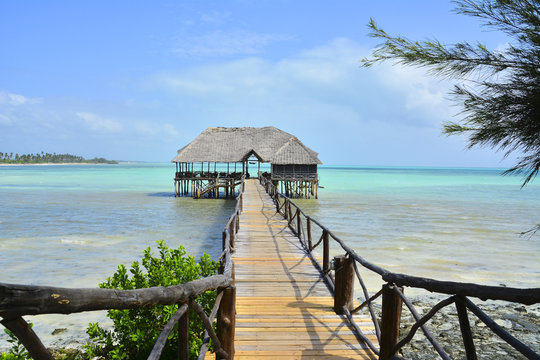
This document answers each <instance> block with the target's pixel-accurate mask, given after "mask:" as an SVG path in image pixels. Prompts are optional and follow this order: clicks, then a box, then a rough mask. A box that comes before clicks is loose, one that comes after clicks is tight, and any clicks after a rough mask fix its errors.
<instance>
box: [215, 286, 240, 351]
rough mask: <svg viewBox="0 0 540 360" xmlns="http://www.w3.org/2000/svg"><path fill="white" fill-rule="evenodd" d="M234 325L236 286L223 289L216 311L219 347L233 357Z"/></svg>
mask: <svg viewBox="0 0 540 360" xmlns="http://www.w3.org/2000/svg"><path fill="white" fill-rule="evenodd" d="M235 325H236V286H234V285H233V286H230V287H228V288H226V289H224V290H223V298H222V299H221V304H220V307H219V312H218V319H217V333H218V337H219V341H220V342H221V347H222V348H223V350H224V351H226V352H227V354H229V359H228V360H232V359H234V331H235Z"/></svg>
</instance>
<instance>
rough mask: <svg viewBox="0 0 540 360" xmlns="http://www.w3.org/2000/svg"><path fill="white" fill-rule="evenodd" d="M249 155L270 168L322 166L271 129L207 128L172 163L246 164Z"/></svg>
mask: <svg viewBox="0 0 540 360" xmlns="http://www.w3.org/2000/svg"><path fill="white" fill-rule="evenodd" d="M252 155H254V156H255V157H257V159H258V160H259V161H260V162H265V163H271V164H279V165H293V164H301V165H317V164H322V163H321V161H320V160H319V158H318V157H317V156H318V153H317V152H315V151H313V150H312V149H310V148H308V147H307V146H305V145H304V144H302V142H301V141H300V140H298V139H297V138H296V137H295V136H293V135H291V134H289V133H286V132H285V131H282V130H279V129H277V128H275V127H273V126H268V127H262V128H253V127H241V128H225V127H209V128H207V129H206V130H204V131H203V132H202V133H201V134H200V135H199V136H197V137H196V138H195V140H193V141H192V142H191V143H189V144H188V145H186V146H184V147H183V148H181V149H180V150H178V153H177V155H176V156H175V157H174V159H173V160H172V162H174V163H196V162H214V163H216V162H217V163H229V162H245V161H246V160H247V159H248V158H249V157H250V156H252Z"/></svg>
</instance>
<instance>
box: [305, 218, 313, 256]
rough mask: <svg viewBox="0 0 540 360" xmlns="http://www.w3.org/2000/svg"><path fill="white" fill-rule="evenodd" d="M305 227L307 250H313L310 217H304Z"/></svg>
mask: <svg viewBox="0 0 540 360" xmlns="http://www.w3.org/2000/svg"><path fill="white" fill-rule="evenodd" d="M306 229H307V241H308V248H309V252H311V250H313V243H312V241H311V218H309V217H306Z"/></svg>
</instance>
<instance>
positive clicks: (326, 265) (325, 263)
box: [323, 230, 330, 274]
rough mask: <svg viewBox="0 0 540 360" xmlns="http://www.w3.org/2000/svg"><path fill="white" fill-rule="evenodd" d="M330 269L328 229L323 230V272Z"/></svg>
mask: <svg viewBox="0 0 540 360" xmlns="http://www.w3.org/2000/svg"><path fill="white" fill-rule="evenodd" d="M328 271H330V244H329V236H328V231H326V230H323V272H324V273H325V274H327V273H328Z"/></svg>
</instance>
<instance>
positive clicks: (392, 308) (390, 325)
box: [379, 284, 402, 360]
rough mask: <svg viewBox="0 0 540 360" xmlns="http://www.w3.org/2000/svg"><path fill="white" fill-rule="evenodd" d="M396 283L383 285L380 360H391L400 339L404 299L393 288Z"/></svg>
mask: <svg viewBox="0 0 540 360" xmlns="http://www.w3.org/2000/svg"><path fill="white" fill-rule="evenodd" d="M393 286H394V285H391V284H384V285H383V287H382V316H381V343H380V353H379V360H389V359H391V358H392V356H393V355H394V354H393V353H392V350H393V349H394V346H396V344H397V342H398V340H399V323H400V321H401V305H402V300H401V298H400V297H399V295H397V294H396V293H395V292H394V290H393V289H392V287H393Z"/></svg>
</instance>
